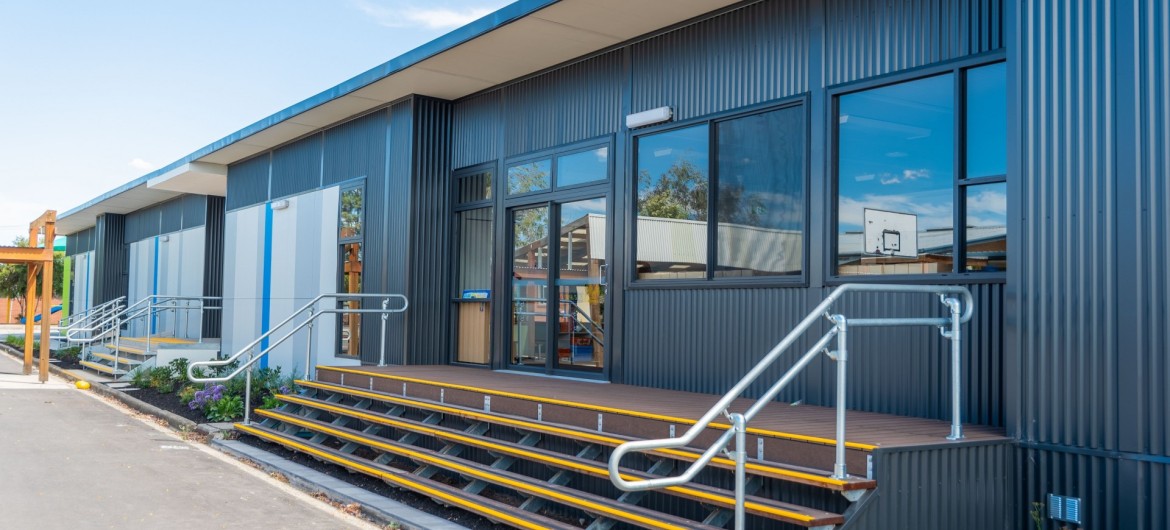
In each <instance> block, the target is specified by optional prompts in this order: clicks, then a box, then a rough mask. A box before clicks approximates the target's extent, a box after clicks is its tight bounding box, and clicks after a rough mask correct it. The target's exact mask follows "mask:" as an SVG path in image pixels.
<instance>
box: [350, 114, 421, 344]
mask: <svg viewBox="0 0 1170 530" xmlns="http://www.w3.org/2000/svg"><path fill="white" fill-rule="evenodd" d="M389 123H390V133H389V137H388V138H387V144H388V145H387V152H388V153H389V157H388V158H387V164H386V165H387V180H386V182H387V187H386V188H385V189H384V190H383V192H382V194H383V195H384V198H383V199H382V200H383V201H384V203H385V204H386V209H385V215H384V219H385V220H384V221H383V224H382V226H381V227H379V228H378V229H379V230H381V232H380V235H378V236H375V235H374V232H366V241H367V243H368V244H372V243H373V242H374V241H378V242H380V243H379V244H381V245H383V247H382V248H383V249H385V250H383V251H382V252H381V253H380V255H381V256H383V259H384V260H385V261H384V263H385V265H384V266H383V269H382V271H381V272H382V275H381V280H380V281H382V282H383V286H384V289H385V292H388V293H404V294H406V295H407V296H408V297H410V296H412V293H410V292H409V290H408V288H407V275H408V274H409V270H408V263H409V261H408V260H409V256H408V253H409V252H410V231H411V229H412V228H411V227H412V226H413V224H414V223H415V222H417V221H416V220H415V219H413V218H412V216H411V214H410V207H411V185H412V183H411V180H412V175H413V172H414V143H415V137H414V101H413V99H409V100H403V101H399V102H397V103H395V104H394V105H392V106H391V107H390V116H389ZM410 301H411V303H412V307H411V308H410V310H409V311H407V312H406V313H405V314H403V315H401V316H394V317H391V318H390V319H389V321H388V322H387V332H386V334H387V343H386V362H387V363H390V364H406V362H407V357H406V344H407V339H408V337H407V327H408V325H409V324H411V323H413V321H414V318H415V314H416V313H415V310H414V307H413V303H414V301H415V300H414V298H411V299H410ZM371 322H372V320H371V319H367V320H366V321H364V322H363V325H375V324H371ZM364 352H365V353H364V354H363V356H362V357H363V360H367V362H369V360H368V357H369V356H370V355H375V353H373V352H376V350H371V349H370V347H369V346H368V345H366V348H365V350H364Z"/></svg>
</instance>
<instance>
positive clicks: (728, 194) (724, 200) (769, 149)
mask: <svg viewBox="0 0 1170 530" xmlns="http://www.w3.org/2000/svg"><path fill="white" fill-rule="evenodd" d="M716 153H717V155H716V177H717V181H718V186H717V189H716V195H715V197H716V198H715V208H716V212H717V215H718V218H719V228H718V232H717V236H716V237H717V245H718V251H717V253H716V268H715V276H729V277H736V276H766V275H778V274H799V273H800V269H801V263H802V249H803V247H804V241H803V239H804V237H803V236H804V234H803V228H804V110H803V109H802V108H800V107H792V108H786V109H780V110H775V111H772V112H766V113H763V114H755V115H751V116H745V117H743V118H737V119H734V120H728V121H724V122H720V123H718V124H717V125H716Z"/></svg>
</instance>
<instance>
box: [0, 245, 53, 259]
mask: <svg viewBox="0 0 1170 530" xmlns="http://www.w3.org/2000/svg"><path fill="white" fill-rule="evenodd" d="M46 261H48V262H51V261H53V247H48V248H38V247H0V263H32V262H41V263H43V262H46Z"/></svg>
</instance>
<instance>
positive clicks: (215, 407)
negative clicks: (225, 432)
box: [203, 395, 244, 422]
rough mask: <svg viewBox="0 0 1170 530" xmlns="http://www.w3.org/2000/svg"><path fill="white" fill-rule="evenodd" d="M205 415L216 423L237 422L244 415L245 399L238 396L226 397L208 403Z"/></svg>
mask: <svg viewBox="0 0 1170 530" xmlns="http://www.w3.org/2000/svg"><path fill="white" fill-rule="evenodd" d="M203 414H204V415H206V416H207V419H208V420H210V421H214V422H220V421H232V420H235V419H236V418H239V417H241V416H243V415H244V398H241V397H240V396H238V395H229V396H224V397H223V398H221V399H218V400H216V401H212V402H210V403H208V404H207V408H206V409H205V410H204V411H203Z"/></svg>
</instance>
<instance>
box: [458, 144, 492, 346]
mask: <svg viewBox="0 0 1170 530" xmlns="http://www.w3.org/2000/svg"><path fill="white" fill-rule="evenodd" d="M492 172H493V171H492V169H491V168H490V167H485V166H481V167H478V168H472V169H470V170H466V171H460V172H456V174H455V190H456V191H455V282H454V292H453V293H452V298H453V299H454V302H455V304H454V305H455V328H456V333H455V360H456V361H458V362H464V363H474V364H486V363H488V362H489V361H490V360H491V299H492V290H491V289H492V226H493V223H492V212H493V210H492V201H491V198H492V193H491V189H492Z"/></svg>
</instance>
